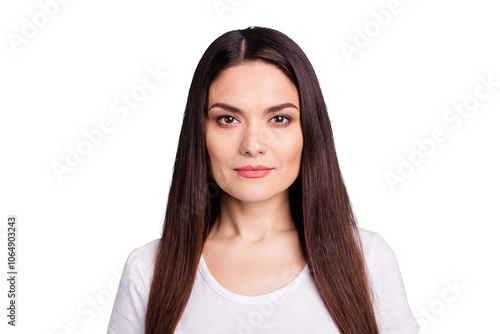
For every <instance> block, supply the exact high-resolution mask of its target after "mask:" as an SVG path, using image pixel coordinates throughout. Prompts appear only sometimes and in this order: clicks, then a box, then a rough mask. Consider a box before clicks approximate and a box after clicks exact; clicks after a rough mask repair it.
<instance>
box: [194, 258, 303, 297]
mask: <svg viewBox="0 0 500 334" xmlns="http://www.w3.org/2000/svg"><path fill="white" fill-rule="evenodd" d="M198 269H199V270H200V272H201V274H202V276H203V278H204V279H205V281H206V282H207V283H208V285H210V287H211V288H212V289H213V290H215V292H217V293H218V294H219V295H221V296H222V297H224V298H226V299H229V300H231V301H234V302H237V303H243V304H256V303H262V302H266V301H279V300H280V299H282V298H283V297H284V296H285V295H286V294H287V293H290V292H292V291H293V290H295V289H296V288H297V287H298V286H299V285H300V284H301V283H302V281H304V280H305V279H306V278H307V277H308V275H309V273H310V269H309V265H308V264H307V263H306V265H305V266H304V268H303V269H302V271H301V272H300V274H298V275H297V276H296V277H295V278H294V279H293V280H292V281H291V282H289V283H288V284H287V285H285V286H283V287H281V288H279V289H278V290H275V291H273V292H269V293H266V294H263V295H257V296H245V295H240V294H237V293H235V292H232V291H229V290H228V289H226V288H225V287H223V286H222V285H221V284H220V283H219V282H217V280H216V279H215V278H214V277H213V276H212V274H211V273H210V271H209V270H208V267H207V264H206V263H205V259H204V258H203V255H201V258H200V264H199V266H198Z"/></svg>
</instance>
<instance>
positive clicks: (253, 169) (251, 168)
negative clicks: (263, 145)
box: [234, 165, 272, 171]
mask: <svg viewBox="0 0 500 334" xmlns="http://www.w3.org/2000/svg"><path fill="white" fill-rule="evenodd" d="M268 169H272V168H271V167H266V166H261V165H257V166H251V165H247V166H243V167H240V168H235V169H234V170H236V171H240V170H245V171H255V170H268Z"/></svg>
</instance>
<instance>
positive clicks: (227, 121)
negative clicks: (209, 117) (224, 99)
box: [216, 115, 236, 126]
mask: <svg viewBox="0 0 500 334" xmlns="http://www.w3.org/2000/svg"><path fill="white" fill-rule="evenodd" d="M221 120H224V122H222V123H221V122H220V121H221ZM235 120H236V117H234V116H231V115H221V116H219V117H217V119H216V121H217V123H219V124H220V125H221V126H229V125H231V124H233V123H234V121H235Z"/></svg>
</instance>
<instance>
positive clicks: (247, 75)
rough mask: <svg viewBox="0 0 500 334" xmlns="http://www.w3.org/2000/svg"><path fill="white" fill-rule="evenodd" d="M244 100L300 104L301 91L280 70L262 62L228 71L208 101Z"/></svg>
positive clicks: (213, 88) (212, 88)
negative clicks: (276, 100) (299, 95)
mask: <svg viewBox="0 0 500 334" xmlns="http://www.w3.org/2000/svg"><path fill="white" fill-rule="evenodd" d="M245 97H246V98H249V99H252V98H253V99H255V98H258V97H261V98H265V97H267V98H269V99H271V98H272V97H274V98H275V99H293V100H295V101H298V92H297V88H296V87H295V84H294V83H293V82H292V81H291V80H290V79H289V78H288V77H287V76H286V75H285V73H283V71H281V69H279V68H278V67H277V66H275V65H272V64H269V63H266V62H263V61H252V62H245V63H242V64H238V65H235V66H231V67H229V68H227V69H225V70H224V71H222V72H221V73H220V75H219V76H218V78H217V79H216V80H215V81H214V82H213V83H212V84H211V86H210V89H209V101H211V100H214V99H219V98H234V99H238V98H242V99H244V98H245Z"/></svg>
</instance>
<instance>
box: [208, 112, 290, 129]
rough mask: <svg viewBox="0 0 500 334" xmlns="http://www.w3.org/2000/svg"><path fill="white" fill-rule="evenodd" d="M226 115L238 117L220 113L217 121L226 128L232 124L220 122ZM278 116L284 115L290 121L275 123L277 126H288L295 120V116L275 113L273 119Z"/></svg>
mask: <svg viewBox="0 0 500 334" xmlns="http://www.w3.org/2000/svg"><path fill="white" fill-rule="evenodd" d="M226 117H232V118H234V119H237V118H236V117H234V116H233V115H220V116H218V117H217V118H216V122H217V123H218V124H219V125H220V126H222V127H225V128H227V127H230V126H231V124H224V123H221V122H219V120H221V119H224V118H226ZM276 117H283V118H284V119H285V120H287V121H288V122H285V123H281V124H280V123H275V124H276V125H277V126H288V125H289V124H290V123H291V122H292V121H293V118H292V117H290V116H287V115H274V116H273V117H272V118H271V119H273V118H276Z"/></svg>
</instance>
